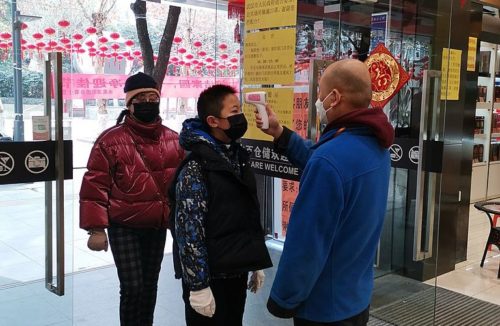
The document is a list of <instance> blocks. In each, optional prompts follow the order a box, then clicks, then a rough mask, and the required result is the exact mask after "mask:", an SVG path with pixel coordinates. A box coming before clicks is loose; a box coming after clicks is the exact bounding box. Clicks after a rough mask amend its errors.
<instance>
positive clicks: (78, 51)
mask: <svg viewBox="0 0 500 326" xmlns="http://www.w3.org/2000/svg"><path fill="white" fill-rule="evenodd" d="M85 52H86V51H85V49H78V50H77V53H80V54H82V53H85Z"/></svg>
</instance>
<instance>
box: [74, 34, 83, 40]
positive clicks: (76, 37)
mask: <svg viewBox="0 0 500 326" xmlns="http://www.w3.org/2000/svg"><path fill="white" fill-rule="evenodd" d="M73 38H74V39H75V40H77V41H80V40H82V39H83V35H82V34H79V33H76V34H74V35H73Z"/></svg>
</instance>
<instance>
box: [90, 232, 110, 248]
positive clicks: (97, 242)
mask: <svg viewBox="0 0 500 326" xmlns="http://www.w3.org/2000/svg"><path fill="white" fill-rule="evenodd" d="M87 247H88V248H89V249H90V250H94V251H101V250H104V251H108V237H107V236H106V231H104V229H94V230H91V231H90V237H89V240H88V241H87Z"/></svg>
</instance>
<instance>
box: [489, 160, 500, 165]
mask: <svg viewBox="0 0 500 326" xmlns="http://www.w3.org/2000/svg"><path fill="white" fill-rule="evenodd" d="M497 164H500V161H490V165H497Z"/></svg>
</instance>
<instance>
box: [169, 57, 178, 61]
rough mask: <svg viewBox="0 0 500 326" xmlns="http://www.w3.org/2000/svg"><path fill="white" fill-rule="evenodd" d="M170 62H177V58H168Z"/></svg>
mask: <svg viewBox="0 0 500 326" xmlns="http://www.w3.org/2000/svg"><path fill="white" fill-rule="evenodd" d="M170 61H172V62H177V61H179V58H177V57H172V58H170Z"/></svg>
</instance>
